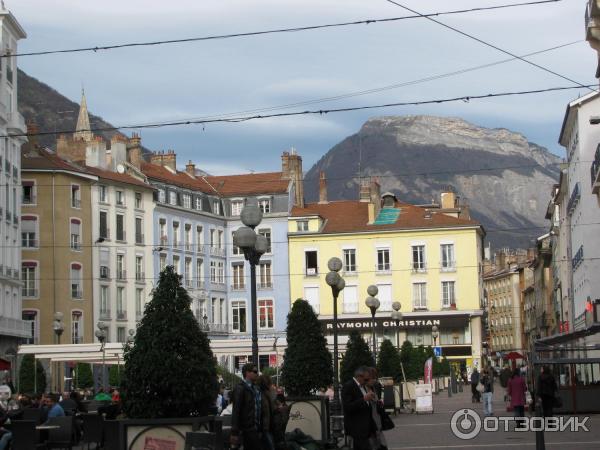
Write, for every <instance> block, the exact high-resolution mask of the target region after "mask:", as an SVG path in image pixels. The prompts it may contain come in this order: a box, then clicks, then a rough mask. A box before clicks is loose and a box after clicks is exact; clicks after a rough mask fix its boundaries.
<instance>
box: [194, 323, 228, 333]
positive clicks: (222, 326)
mask: <svg viewBox="0 0 600 450" xmlns="http://www.w3.org/2000/svg"><path fill="white" fill-rule="evenodd" d="M200 325H201V326H203V327H205V329H206V328H208V330H207V331H208V332H209V333H230V332H231V326H230V325H228V324H226V323H207V324H203V323H202V322H201V323H200Z"/></svg>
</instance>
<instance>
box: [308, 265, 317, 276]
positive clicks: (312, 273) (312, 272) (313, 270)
mask: <svg viewBox="0 0 600 450" xmlns="http://www.w3.org/2000/svg"><path fill="white" fill-rule="evenodd" d="M318 275H319V270H318V269H317V268H316V267H307V268H306V276H307V277H316V276H318Z"/></svg>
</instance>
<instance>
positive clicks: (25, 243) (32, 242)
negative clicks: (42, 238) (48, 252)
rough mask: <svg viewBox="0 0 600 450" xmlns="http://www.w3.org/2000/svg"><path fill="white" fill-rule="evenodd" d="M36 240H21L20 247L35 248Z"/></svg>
mask: <svg viewBox="0 0 600 450" xmlns="http://www.w3.org/2000/svg"><path fill="white" fill-rule="evenodd" d="M37 246H38V241H37V239H21V247H23V248H37Z"/></svg>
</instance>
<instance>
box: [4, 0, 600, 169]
mask: <svg viewBox="0 0 600 450" xmlns="http://www.w3.org/2000/svg"><path fill="white" fill-rule="evenodd" d="M517 2H519V0H453V1H452V2H447V1H440V0H438V1H434V0H399V1H398V3H401V4H403V5H405V6H408V7H410V8H412V9H415V10H417V11H418V12H420V13H423V14H425V13H432V12H439V11H449V10H457V9H467V8H474V7H482V6H492V5H503V4H508V3H517ZM585 4H586V2H585V1H583V0H563V1H560V2H556V3H548V4H543V5H535V6H524V7H518V8H510V9H498V10H492V11H481V12H471V13H465V14H458V15H447V16H440V17H438V18H437V20H440V21H442V22H444V23H447V24H449V25H452V26H453V27H457V28H459V29H460V30H462V31H465V32H467V33H469V34H472V35H475V36H477V37H479V38H481V39H483V40H485V41H487V42H490V43H493V44H494V45H496V46H498V47H501V48H503V49H505V50H508V51H510V52H512V53H514V54H517V55H524V54H528V53H531V52H535V51H539V50H544V49H548V48H551V47H555V46H559V45H563V44H567V43H571V42H576V41H579V42H576V43H575V44H573V45H569V46H567V47H564V48H561V49H558V50H554V51H550V52H547V53H543V54H540V55H536V56H532V57H530V59H531V61H534V62H535V63H537V64H539V65H542V66H544V67H547V68H548V69H551V70H552V71H555V72H558V73H560V74H562V75H564V76H566V77H568V78H571V79H573V80H576V81H578V82H580V83H582V84H592V83H594V82H595V81H596V80H595V79H594V73H595V68H596V56H595V52H594V51H593V50H592V49H591V48H590V47H589V45H588V44H587V42H585V41H584V38H585V30H584V12H585ZM5 5H6V7H7V8H8V9H10V10H11V12H12V13H13V14H14V15H15V16H16V17H17V19H18V20H19V22H20V23H21V25H22V26H23V27H24V28H25V30H26V31H27V34H28V38H27V39H26V40H23V41H21V42H20V48H19V51H20V52H33V51H42V50H55V49H64V48H77V47H89V46H97V45H98V46H99V45H112V44H121V43H128V42H144V41H158V40H169V39H181V38H190V37H202V36H210V35H223V34H230V33H244V32H252V31H260V30H267V29H280V28H289V27H301V26H308V25H320V24H328V23H339V22H347V21H358V20H366V19H381V18H390V17H400V16H406V15H410V14H411V13H409V12H408V11H406V10H404V9H403V8H401V7H398V6H396V5H393V4H391V3H390V2H388V1H386V0H285V1H283V0H253V1H249V0H201V1H198V0H171V1H164V0H162V1H158V0H125V1H124V0H120V1H116V0H102V1H83V0H53V1H52V2H49V1H48V0H5ZM507 58H509V57H508V56H507V55H506V54H503V53H501V52H499V51H498V50H494V49H492V48H489V47H486V46H484V45H482V44H480V43H477V42H475V41H473V40H470V39H468V38H466V37H464V36H461V35H460V34H458V33H455V32H453V31H451V30H449V29H446V28H444V27H442V26H440V25H438V24H435V23H432V22H430V21H428V20H426V19H423V18H418V19H410V20H401V21H393V22H387V23H375V24H369V25H358V26H349V27H338V28H329V29H322V30H315V31H305V32H295V33H285V34H269V35H262V36H253V37H243V38H232V39H222V40H209V41H203V42H190V43H181V44H173V45H160V46H152V47H134V48H126V49H117V50H111V51H104V52H96V53H93V52H89V53H68V54H61V55H48V56H30V57H25V56H24V57H21V58H19V62H18V64H19V66H20V67H21V68H22V69H23V70H25V72H27V73H28V74H29V75H31V76H34V77H35V78H38V79H39V80H41V81H43V82H44V83H46V84H48V85H50V86H52V87H53V88H55V89H57V90H58V91H59V92H61V93H62V94H64V95H66V96H67V97H69V98H70V99H72V100H75V101H77V102H79V99H80V92H81V87H82V85H83V86H85V91H86V96H87V100H88V106H89V108H90V110H91V111H92V112H93V113H94V114H97V115H100V116H102V117H103V118H104V119H105V120H107V121H109V122H111V123H113V124H114V125H125V124H141V123H151V122H160V121H171V120H179V119H192V118H200V117H205V116H214V115H218V114H224V113H232V112H242V111H247V110H255V109H259V108H268V107H275V106H281V105H288V104H290V103H297V102H305V101H309V100H315V99H323V98H325V97H332V96H338V95H344V94H349V93H354V92H359V91H365V90H370V89H376V88H379V87H383V86H390V85H395V84H402V83H405V82H410V81H413V80H420V79H423V78H428V77H431V76H435V75H440V74H445V73H450V72H455V71H459V70H462V69H467V68H471V67H475V66H480V65H484V64H489V63H493V62H496V61H501V60H504V59H507ZM571 85H573V84H572V83H570V82H568V81H565V80H564V79H561V78H559V77H558V76H556V75H552V74H550V73H547V72H544V71H542V70H540V69H538V68H535V67H533V66H530V65H528V64H526V63H524V62H522V61H518V60H516V61H511V62H507V63H504V64H500V65H495V66H491V67H488V68H485V69H480V70H474V71H470V72H466V73H463V74H461V75H455V76H449V77H445V78H441V79H438V80H434V81H428V82H422V83H418V84H412V85H408V86H404V87H397V88H394V89H386V90H383V91H380V92H378V93H371V94H368V95H360V96H354V97H349V98H344V99H341V100H334V101H324V102H321V103H317V104H313V105H310V106H302V107H292V108H287V109H279V110H277V111H295V110H304V109H307V108H309V109H327V108H340V107H347V106H363V105H375V104H381V103H390V102H406V101H419V100H428V99H437V98H447V97H455V96H465V95H466V96H472V95H479V94H487V93H495V92H505V91H522V90H532V89H542V88H550V87H558V86H571ZM587 92H588V91H587V90H586V89H583V88H581V89H575V90H571V91H564V92H554V93H546V94H540V95H530V96H516V97H504V98H495V99H488V100H473V101H470V102H468V103H466V102H457V103H449V104H444V105H429V106H410V107H407V106H405V107H393V108H385V109H378V110H371V111H362V112H349V113H339V114H327V115H323V116H297V117H291V118H271V119H264V120H255V121H249V122H245V123H223V124H210V125H206V126H204V127H203V126H201V125H191V126H180V127H173V128H161V129H155V130H148V129H145V130H141V134H142V139H143V143H144V145H145V146H146V147H149V148H151V149H153V150H159V149H168V148H172V149H175V150H176V151H177V153H178V161H179V163H180V164H181V165H183V164H184V163H185V162H186V161H187V160H188V159H192V160H194V161H195V162H196V164H197V165H198V167H200V168H202V169H204V170H206V171H208V172H210V173H213V174H227V173H245V172H249V171H265V170H277V169H278V168H279V166H280V158H279V156H280V154H281V152H282V151H283V150H286V149H288V148H290V147H292V146H293V147H295V148H296V149H297V150H298V152H299V153H300V154H301V155H302V156H303V159H304V167H305V170H308V169H309V168H310V167H311V166H312V164H313V163H314V162H316V161H317V160H318V159H319V158H320V157H321V156H322V155H323V154H325V153H326V152H327V151H328V150H329V149H330V148H331V147H332V146H333V145H335V144H336V143H338V142H339V141H341V140H342V139H344V138H345V137H346V136H348V135H351V134H353V133H355V132H356V131H358V130H359V128H360V126H361V125H362V124H363V123H364V122H365V121H366V120H367V119H368V118H369V117H372V116H377V115H406V114H431V115H440V116H458V117H462V118H465V119H467V120H469V121H471V122H473V123H476V124H479V125H483V126H487V127H504V128H508V129H511V130H514V131H518V132H521V133H523V134H524V135H525V136H527V138H528V139H529V140H530V141H533V142H536V143H538V144H540V145H543V146H545V147H547V148H548V149H550V150H551V151H553V152H554V153H557V154H559V155H562V148H561V147H559V146H558V144H557V143H556V141H557V136H558V133H559V130H560V124H561V121H562V118H563V114H564V110H565V106H566V104H567V102H568V101H569V100H571V99H573V98H576V97H577V96H579V95H583V94H585V93H587Z"/></svg>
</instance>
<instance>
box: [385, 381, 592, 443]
mask: <svg viewBox="0 0 600 450" xmlns="http://www.w3.org/2000/svg"><path fill="white" fill-rule="evenodd" d="M502 391H503V389H501V388H500V387H499V386H496V392H495V393H494V415H495V416H512V412H511V413H508V412H506V407H505V404H504V402H503V401H502V398H503V395H504V394H503V392H502ZM433 405H434V413H433V414H431V413H422V414H410V413H402V414H398V415H397V416H396V417H394V416H392V418H393V420H394V423H395V424H396V427H395V428H394V429H393V430H390V431H387V432H386V433H385V434H386V437H387V441H388V447H389V449H390V450H395V449H398V450H399V449H402V450H417V449H468V450H478V449H481V450H490V449H512V448H514V449H520V448H525V449H535V433H533V432H515V431H508V432H505V431H498V432H485V431H483V430H482V431H481V432H480V433H479V434H478V435H477V436H476V437H475V438H473V439H470V440H462V439H459V438H457V437H455V436H454V434H453V433H452V430H451V428H450V420H451V417H452V415H453V414H454V413H455V412H456V411H457V410H459V409H461V408H472V409H474V410H476V411H477V412H478V413H479V416H480V417H481V416H482V415H483V404H482V403H476V404H473V403H471V393H470V390H469V392H467V390H466V389H465V390H464V392H458V393H457V394H453V396H452V397H451V398H449V397H448V394H447V392H445V391H444V392H441V393H439V394H437V395H434V396H433ZM586 426H587V428H588V429H589V432H584V431H580V432H577V433H574V432H569V431H563V432H554V433H550V432H547V433H545V434H544V436H545V442H546V448H548V449H600V415H591V416H590V418H589V420H588V421H587V422H586ZM502 428H503V427H502ZM511 429H512V430H514V427H513V428H511Z"/></svg>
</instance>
